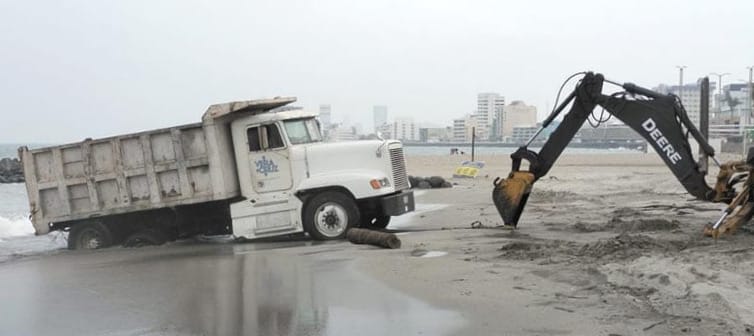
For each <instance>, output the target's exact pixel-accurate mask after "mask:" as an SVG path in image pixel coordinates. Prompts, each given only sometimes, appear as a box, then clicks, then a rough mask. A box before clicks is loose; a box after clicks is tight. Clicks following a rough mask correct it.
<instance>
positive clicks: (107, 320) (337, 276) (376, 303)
mask: <svg viewBox="0 0 754 336" xmlns="http://www.w3.org/2000/svg"><path fill="white" fill-rule="evenodd" d="M248 250H254V249H251V248H249V249H248ZM248 250H247V249H246V248H244V246H243V245H242V246H240V247H239V246H238V245H235V246H233V247H232V248H229V247H227V246H218V245H204V246H201V248H196V247H191V246H174V247H171V248H170V250H169V252H170V253H171V254H175V255H174V256H173V257H165V256H164V254H165V253H166V252H168V250H166V249H162V248H153V249H144V250H126V249H123V250H119V251H116V250H113V251H105V252H104V253H89V254H58V255H54V256H49V257H45V258H40V259H35V260H29V261H26V262H23V263H13V264H6V265H0V288H4V289H5V290H3V291H0V302H4V303H6V304H3V305H0V334H3V335H20V334H33V335H53V334H58V333H59V332H61V331H63V333H65V334H75V335H134V334H138V335H151V334H155V335H157V334H160V335H162V334H166V333H167V334H169V335H406V334H412V335H417V334H424V335H449V334H453V333H454V332H457V331H458V329H459V328H461V327H463V326H464V323H465V321H464V319H463V318H462V317H461V316H460V314H458V313H456V312H453V311H448V310H442V309H438V308H436V307H433V306H431V305H429V304H427V303H424V302H423V301H420V300H418V299H415V298H412V297H409V296H406V295H404V294H403V293H401V292H398V291H396V290H393V289H391V288H389V287H387V286H385V285H384V284H382V283H381V282H379V281H377V280H374V279H372V278H370V277H368V276H366V275H363V274H361V273H359V272H357V271H355V270H353V269H352V267H350V263H351V261H349V260H341V259H338V260H333V259H327V258H326V257H323V256H321V255H319V256H298V255H290V254H284V253H279V252H275V250H263V249H262V250H255V251H253V252H252V251H248ZM250 252H251V253H250ZM432 252H439V251H432ZM180 254H185V255H186V256H185V257H180V256H179V255H180ZM428 254H429V253H428ZM160 256H163V257H162V258H161V257H160ZM49 284H54V286H50V285H49ZM91 312H97V314H96V315H97V317H96V318H92V315H91ZM40 316H55V318H54V319H45V322H44V323H39V317H40Z"/></svg>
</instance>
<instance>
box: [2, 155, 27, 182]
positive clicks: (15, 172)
mask: <svg viewBox="0 0 754 336" xmlns="http://www.w3.org/2000/svg"><path fill="white" fill-rule="evenodd" d="M23 181H24V172H23V170H22V167H21V161H20V160H18V159H11V158H4V159H1V160H0V183H21V182H23Z"/></svg>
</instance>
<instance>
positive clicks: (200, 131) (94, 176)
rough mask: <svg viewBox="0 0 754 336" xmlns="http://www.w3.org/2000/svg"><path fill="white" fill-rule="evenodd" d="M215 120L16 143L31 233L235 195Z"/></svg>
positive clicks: (228, 144)
mask: <svg viewBox="0 0 754 336" xmlns="http://www.w3.org/2000/svg"><path fill="white" fill-rule="evenodd" d="M225 128H226V127H224V125H222V124H212V123H204V124H202V123H196V124H189V125H182V126H176V127H171V128H165V129H158V130H152V131H146V132H141V133H133V134H126V135H120V136H114V137H109V138H103V139H94V140H91V139H87V140H85V141H82V142H78V143H72V144H67V145H61V146H55V147H47V148H41V149H34V150H28V149H26V148H24V147H22V148H20V149H19V156H20V157H21V159H22V161H23V167H24V175H25V177H26V188H27V191H28V196H29V203H30V209H31V214H32V215H31V219H32V223H33V224H34V227H35V229H36V233H37V234H44V233H47V232H48V231H49V230H50V223H61V222H68V221H75V220H80V219H85V218H90V217H98V216H107V215H113V214H120V213H127V212H135V211H143V210H150V209H158V208H165V207H172V206H178V205H188V204H194V203H200V202H207V201H214V200H223V199H228V198H232V197H235V196H238V195H239V193H240V191H239V186H238V178H237V176H236V169H235V160H234V158H233V145H232V141H231V138H230V134H229V131H228V130H227V129H225Z"/></svg>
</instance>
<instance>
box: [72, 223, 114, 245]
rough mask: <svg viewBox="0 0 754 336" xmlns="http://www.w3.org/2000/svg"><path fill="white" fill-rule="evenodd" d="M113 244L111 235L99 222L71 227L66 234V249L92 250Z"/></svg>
mask: <svg viewBox="0 0 754 336" xmlns="http://www.w3.org/2000/svg"><path fill="white" fill-rule="evenodd" d="M112 244H113V233H112V231H110V229H109V228H108V227H107V226H106V225H105V224H102V223H100V222H86V223H80V224H76V225H73V226H72V227H71V232H70V233H69V234H68V249H70V250H93V249H100V248H105V247H109V246H110V245H112Z"/></svg>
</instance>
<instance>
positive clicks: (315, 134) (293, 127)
mask: <svg viewBox="0 0 754 336" xmlns="http://www.w3.org/2000/svg"><path fill="white" fill-rule="evenodd" d="M285 132H286V133H287V134H288V140H290V141H291V143H292V144H294V145H298V144H304V143H310V142H317V141H322V137H321V136H320V133H319V132H320V131H319V126H318V125H317V121H316V120H314V118H311V119H297V120H287V121H285Z"/></svg>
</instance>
